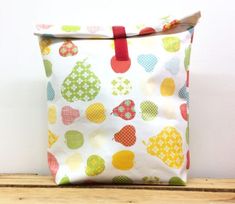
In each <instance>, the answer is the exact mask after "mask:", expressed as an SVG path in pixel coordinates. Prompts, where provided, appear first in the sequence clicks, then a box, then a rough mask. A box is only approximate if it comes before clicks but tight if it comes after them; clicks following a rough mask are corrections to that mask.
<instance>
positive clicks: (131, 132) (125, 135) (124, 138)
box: [114, 125, 136, 147]
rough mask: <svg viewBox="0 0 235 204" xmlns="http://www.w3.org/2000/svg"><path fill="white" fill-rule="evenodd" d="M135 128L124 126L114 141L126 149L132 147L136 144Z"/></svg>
mask: <svg viewBox="0 0 235 204" xmlns="http://www.w3.org/2000/svg"><path fill="white" fill-rule="evenodd" d="M135 133H136V131H135V127H134V126H133V125H126V126H124V127H123V128H122V129H121V130H120V131H119V132H117V133H115V135H114V139H115V141H116V142H119V143H121V144H122V145H124V146H126V147H130V146H132V145H134V144H135V142H136V135H135Z"/></svg>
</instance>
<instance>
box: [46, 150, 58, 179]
mask: <svg viewBox="0 0 235 204" xmlns="http://www.w3.org/2000/svg"><path fill="white" fill-rule="evenodd" d="M47 160H48V165H49V168H50V171H51V175H52V176H53V177H55V176H56V173H57V171H58V169H59V164H58V162H57V160H56V158H55V156H54V155H53V154H51V153H50V152H48V153H47Z"/></svg>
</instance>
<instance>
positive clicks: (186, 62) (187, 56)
mask: <svg viewBox="0 0 235 204" xmlns="http://www.w3.org/2000/svg"><path fill="white" fill-rule="evenodd" d="M190 54H191V45H189V46H188V47H187V48H186V49H185V56H184V67H185V70H186V71H188V68H189V64H190Z"/></svg>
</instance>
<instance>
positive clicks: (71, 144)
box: [64, 130, 84, 149]
mask: <svg viewBox="0 0 235 204" xmlns="http://www.w3.org/2000/svg"><path fill="white" fill-rule="evenodd" d="M64 137H65V143H66V144H67V146H68V148H70V149H77V148H79V147H81V146H82V145H83V143H84V138H83V134H82V133H81V132H79V131H76V130H69V131H67V132H66V133H65V135H64Z"/></svg>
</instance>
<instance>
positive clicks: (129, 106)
mask: <svg viewBox="0 0 235 204" xmlns="http://www.w3.org/2000/svg"><path fill="white" fill-rule="evenodd" d="M112 114H113V115H114V116H117V117H120V118H122V119H123V120H132V119H133V118H134V117H135V114H136V112H135V103H134V101H133V100H130V99H127V100H125V101H123V102H122V103H121V104H120V105H118V106H117V107H115V108H114V109H113V112H112Z"/></svg>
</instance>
